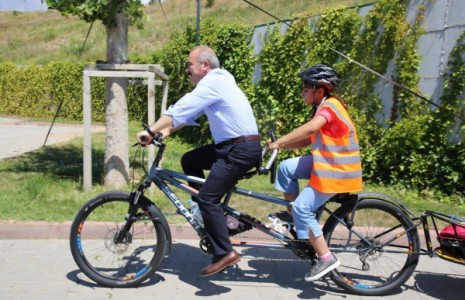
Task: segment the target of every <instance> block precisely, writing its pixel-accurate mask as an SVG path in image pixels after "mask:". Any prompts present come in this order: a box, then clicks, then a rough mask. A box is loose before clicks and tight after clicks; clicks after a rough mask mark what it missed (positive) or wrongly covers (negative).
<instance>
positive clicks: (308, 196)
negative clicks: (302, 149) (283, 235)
mask: <svg viewBox="0 0 465 300" xmlns="http://www.w3.org/2000/svg"><path fill="white" fill-rule="evenodd" d="M312 165H313V157H312V156H299V157H293V158H289V159H286V160H284V161H282V162H281V163H280V165H279V168H278V172H277V174H276V181H275V188H276V189H277V190H280V191H281V192H283V193H289V194H294V195H297V194H299V179H309V178H310V174H311V171H312ZM334 195H335V194H333V193H330V194H328V193H320V192H319V191H317V190H315V189H313V188H312V187H311V186H309V185H307V186H305V187H304V189H303V190H302V192H300V194H299V196H298V197H297V199H296V200H295V201H294V202H293V204H292V218H293V219H294V225H295V227H296V232H297V237H298V238H299V239H308V237H309V230H311V231H312V233H313V236H315V237H318V236H320V235H322V234H323V231H322V230H321V228H320V225H319V224H318V221H317V220H316V218H315V215H314V212H315V211H316V210H317V209H318V208H319V207H320V206H322V205H323V204H325V203H326V202H327V201H328V200H329V199H330V198H331V197H332V196H334Z"/></svg>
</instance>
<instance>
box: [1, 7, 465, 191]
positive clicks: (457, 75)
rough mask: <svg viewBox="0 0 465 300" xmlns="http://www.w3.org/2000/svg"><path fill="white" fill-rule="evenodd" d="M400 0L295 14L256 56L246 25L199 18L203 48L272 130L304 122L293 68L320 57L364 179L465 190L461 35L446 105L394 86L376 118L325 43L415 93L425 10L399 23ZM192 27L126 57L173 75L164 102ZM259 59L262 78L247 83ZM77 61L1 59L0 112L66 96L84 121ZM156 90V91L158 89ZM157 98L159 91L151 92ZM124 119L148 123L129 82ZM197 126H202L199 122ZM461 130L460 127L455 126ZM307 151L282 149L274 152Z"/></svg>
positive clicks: (179, 75)
mask: <svg viewBox="0 0 465 300" xmlns="http://www.w3.org/2000/svg"><path fill="white" fill-rule="evenodd" d="M405 12H406V2H404V1H391V0H381V1H378V2H377V3H376V4H375V5H374V7H373V9H372V10H371V11H370V12H369V13H368V14H367V15H366V16H364V17H362V16H360V15H358V13H357V10H356V9H343V8H335V9H331V10H328V11H326V12H324V13H323V14H321V15H318V16H312V21H311V26H308V24H309V23H308V17H309V15H302V16H300V17H299V18H297V19H296V20H295V21H294V22H293V23H292V27H291V28H289V30H287V32H286V33H285V34H281V33H280V32H279V30H280V29H279V28H275V29H270V30H269V32H268V34H267V39H266V41H264V49H263V50H262V52H261V54H260V55H259V56H258V57H255V56H254V55H253V52H252V46H251V45H250V40H251V35H252V28H249V27H244V26H240V25H221V24H217V23H215V22H214V20H208V19H207V20H203V21H202V27H201V32H200V34H201V41H200V43H201V44H208V45H210V46H211V47H212V48H213V49H215V50H216V52H217V54H218V56H219V58H220V61H221V62H222V67H224V68H226V69H228V70H229V71H231V73H232V74H234V75H235V76H236V79H237V82H238V84H239V85H240V86H241V88H242V89H243V90H244V91H245V93H246V94H247V96H248V97H249V99H250V102H251V104H252V107H253V108H254V111H255V113H256V116H257V119H258V123H259V127H260V129H261V131H262V132H261V133H262V134H263V135H265V132H266V130H267V129H268V128H273V129H274V130H275V132H276V133H277V135H278V136H280V135H283V134H285V133H286V132H288V131H290V130H291V129H293V128H295V127H297V126H299V125H301V124H302V123H304V122H306V121H307V120H308V118H309V116H308V114H309V112H310V109H309V108H308V107H306V106H305V105H304V103H303V101H302V100H301V96H300V92H301V89H300V81H299V79H298V77H297V74H298V72H299V71H300V70H302V69H303V68H306V67H308V66H310V65H313V64H315V63H320V62H324V63H327V64H329V65H332V66H334V68H335V69H336V70H337V71H338V72H339V73H340V74H341V75H342V78H343V82H342V88H341V90H340V91H339V95H340V96H341V97H342V98H344V99H345V100H346V102H347V103H348V104H349V107H350V108H349V112H350V114H351V115H352V116H353V119H354V121H355V123H356V124H357V128H358V132H359V137H360V143H361V147H362V156H363V157H362V159H363V169H364V178H365V180H367V181H371V182H373V183H385V184H402V185H404V186H405V187H407V188H415V189H419V190H423V191H425V193H429V192H431V191H432V190H436V191H440V192H443V193H447V194H449V195H454V194H463V191H464V190H465V175H464V172H463V170H464V169H465V150H464V147H463V145H462V140H463V125H462V121H461V120H460V119H458V118H454V114H455V115H462V119H463V107H464V100H463V98H464V97H463V90H464V88H465V79H464V78H465V71H464V70H465V63H464V61H463V55H464V54H465V46H464V44H465V42H464V41H463V40H464V39H465V38H464V37H461V39H460V40H459V41H458V42H457V46H456V48H455V49H454V50H453V51H452V53H451V59H450V60H449V66H448V68H449V71H450V72H449V73H448V74H445V83H446V86H445V90H444V97H443V98H442V99H441V104H443V105H444V107H446V109H447V110H448V111H446V110H444V109H431V107H429V106H428V105H427V104H426V103H424V102H422V101H420V100H419V99H418V98H416V97H414V96H412V95H411V94H409V93H406V92H404V91H402V90H399V89H394V95H393V101H394V105H393V108H392V109H391V111H390V113H389V114H386V115H383V110H382V104H381V100H380V98H379V95H377V94H376V92H375V91H376V85H377V84H378V82H379V78H378V77H377V76H375V75H373V74H371V73H369V72H367V71H365V70H363V69H362V68H360V67H359V66H357V65H355V64H353V63H351V62H349V61H348V60H346V59H343V58H341V57H340V56H339V55H338V54H336V53H335V52H333V51H331V50H330V49H329V47H332V48H334V49H337V50H338V51H340V52H342V53H345V54H347V55H348V56H350V57H352V58H354V59H355V60H357V61H359V62H362V63H363V64H365V65H367V66H369V67H370V68H372V69H374V70H375V71H377V72H379V73H381V74H383V73H385V72H386V70H387V68H388V64H389V63H390V62H393V63H394V65H395V70H394V72H393V77H394V79H395V80H396V81H397V82H399V83H400V84H402V85H404V86H405V87H407V88H409V89H412V90H417V85H418V81H419V77H418V68H419V63H420V57H419V55H418V53H417V52H416V48H417V42H418V38H419V37H420V36H421V34H422V33H423V32H422V29H421V28H422V26H421V25H422V20H423V7H420V9H419V14H418V16H417V17H416V20H415V22H414V24H412V25H410V24H408V23H407V22H406V21H405V19H406V16H405ZM195 38H196V31H195V28H193V27H188V28H186V29H185V30H184V31H183V32H178V33H176V34H173V39H172V40H171V41H170V42H168V43H167V44H166V45H165V46H164V47H163V48H162V49H160V50H158V51H156V52H154V53H153V55H152V56H151V57H133V58H132V61H133V62H134V63H158V64H161V65H163V66H164V68H165V73H167V74H168V75H169V76H170V83H169V86H170V89H169V101H170V104H171V103H174V102H175V101H177V99H179V98H180V97H181V96H182V95H184V94H185V93H186V92H188V91H189V90H191V89H192V85H191V84H190V83H189V80H188V78H187V75H186V73H185V62H186V57H187V55H188V53H189V51H190V49H191V48H192V47H193V46H195V45H196V41H195ZM257 63H259V65H260V67H261V75H262V80H261V82H259V83H258V84H256V85H253V84H252V76H253V72H254V68H255V66H256V65H257ZM82 68H83V65H82V64H72V63H56V62H55V63H50V64H47V65H45V66H28V67H17V66H14V65H11V64H0V72H1V74H2V76H1V78H0V93H1V94H0V113H1V114H14V115H22V116H28V117H50V116H52V115H53V114H54V113H55V112H56V109H57V105H58V104H59V103H60V102H61V101H62V100H63V103H64V106H63V108H62V110H61V116H66V117H67V118H71V119H74V120H81V119H82V112H81V110H82ZM92 80H93V81H92V97H93V116H92V118H93V120H94V121H103V119H104V89H105V85H104V80H103V79H101V78H93V79H92ZM160 90H161V89H158V93H160ZM157 97H158V99H161V95H160V94H158V95H157ZM128 100H129V104H128V107H129V114H130V119H133V120H139V121H146V115H147V114H146V110H147V108H146V88H145V87H144V86H132V85H131V86H130V88H129V91H128ZM201 123H202V124H204V123H206V120H205V119H202V120H201ZM461 127H462V131H461V130H460V128H461ZM177 134H178V135H179V136H180V137H181V138H183V139H184V140H185V141H187V142H190V143H193V144H198V143H204V142H207V141H209V140H210V133H209V130H208V126H200V127H192V128H191V127H190V128H186V129H183V130H181V131H180V132H179V133H177ZM306 152H307V153H308V149H306V150H300V151H283V152H282V153H281V154H280V156H281V157H280V158H285V157H288V156H293V155H297V154H303V153H306Z"/></svg>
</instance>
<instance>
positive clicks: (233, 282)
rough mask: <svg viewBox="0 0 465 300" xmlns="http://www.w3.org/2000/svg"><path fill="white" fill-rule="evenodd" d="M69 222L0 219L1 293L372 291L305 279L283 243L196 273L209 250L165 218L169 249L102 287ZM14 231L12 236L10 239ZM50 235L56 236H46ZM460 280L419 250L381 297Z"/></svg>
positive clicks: (418, 294)
mask: <svg viewBox="0 0 465 300" xmlns="http://www.w3.org/2000/svg"><path fill="white" fill-rule="evenodd" d="M69 226H70V223H69V222H67V223H53V224H47V223H45V222H39V223H35V224H34V223H29V224H28V223H14V222H3V223H0V253H1V254H2V255H1V257H0V269H1V270H2V271H1V272H0V282H1V285H0V299H5V300H6V299H57V300H58V299H60V300H63V299H70V300H71V299H79V300H80V299H116V300H119V299H138V300H145V299H151V300H152V299H176V300H182V299H186V300H187V299H198V298H208V297H212V296H214V297H215V299H241V300H242V299H247V300H252V299H263V300H272V299H298V298H301V299H343V300H352V299H378V298H379V297H362V296H358V295H350V294H347V293H346V292H345V291H343V290H341V289H339V288H338V287H337V286H335V285H334V283H333V282H332V281H331V280H330V279H328V278H324V279H322V280H319V281H316V282H314V283H307V282H305V281H304V280H303V276H304V275H305V273H306V272H308V270H309V264H308V263H307V262H305V261H301V260H298V259H296V257H295V256H294V254H292V253H291V252H290V251H287V250H283V249H270V248H261V247H250V246H247V247H244V246H235V249H236V250H237V251H238V252H239V254H240V255H241V257H242V260H241V262H240V263H239V264H238V265H237V267H234V268H233V269H230V270H228V271H227V273H225V274H216V275H213V276H210V277H200V276H198V273H199V271H200V270H201V269H202V268H203V267H204V266H206V265H207V264H208V263H209V262H210V257H209V256H208V255H206V254H204V253H203V252H201V251H200V250H199V246H198V239H197V237H196V235H195V233H194V232H193V231H192V229H190V228H189V227H186V226H183V225H171V230H172V233H173V248H172V252H171V255H170V256H169V257H168V258H165V260H164V262H163V263H162V266H161V268H160V270H159V271H158V272H157V273H156V274H155V275H154V276H153V277H152V279H151V280H149V281H148V282H145V283H144V284H142V285H141V286H140V287H138V288H127V289H124V288H123V289H116V288H115V289H112V288H103V287H100V286H98V285H96V284H95V283H94V282H92V281H90V280H89V279H88V278H87V277H86V276H85V275H84V274H82V273H81V271H80V270H79V269H78V268H77V266H76V264H75V263H74V260H73V258H72V256H71V252H70V250H69V242H68V238H67V236H68V231H69ZM47 229H48V232H49V233H48V234H46V233H45V232H46V231H47ZM34 234H35V235H36V237H40V238H34V237H33V235H34ZM15 235H16V237H17V238H18V239H13V238H14V236H15ZM52 235H55V236H56V237H55V238H50V236H52ZM45 236H49V238H45ZM269 259H272V260H269ZM464 283H465V266H462V265H458V264H453V263H450V262H447V261H444V260H442V259H440V258H430V257H428V256H426V255H425V256H422V257H421V258H420V263H419V265H418V267H417V269H416V271H415V272H414V274H413V275H412V277H411V278H410V279H409V280H408V281H407V282H406V284H404V285H403V286H401V287H400V288H399V289H397V290H395V291H394V292H393V293H392V294H391V295H388V296H384V297H383V299H408V300H414V299H448V300H459V299H460V300H461V299H464V297H463V295H464V293H465V286H464Z"/></svg>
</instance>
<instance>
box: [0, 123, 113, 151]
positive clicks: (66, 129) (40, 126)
mask: <svg viewBox="0 0 465 300" xmlns="http://www.w3.org/2000/svg"><path fill="white" fill-rule="evenodd" d="M51 125H52V124H51V122H50V123H47V122H36V121H30V120H28V119H24V118H16V117H5V116H0V137H1V139H2V147H0V159H4V158H9V157H15V156H18V155H21V154H23V153H25V152H29V151H33V150H36V149H39V148H40V147H42V146H43V145H44V143H45V140H46V138H47V133H48V131H49V130H50V126H51ZM92 130H93V131H94V132H96V131H104V130H105V128H104V127H103V126H93V127H92ZM83 131H84V130H83V127H82V125H81V124H61V123H55V124H54V125H53V126H52V129H51V131H50V134H49V136H48V139H47V142H46V144H45V145H52V144H56V143H60V142H65V141H69V140H71V139H73V138H75V137H78V136H82V135H83Z"/></svg>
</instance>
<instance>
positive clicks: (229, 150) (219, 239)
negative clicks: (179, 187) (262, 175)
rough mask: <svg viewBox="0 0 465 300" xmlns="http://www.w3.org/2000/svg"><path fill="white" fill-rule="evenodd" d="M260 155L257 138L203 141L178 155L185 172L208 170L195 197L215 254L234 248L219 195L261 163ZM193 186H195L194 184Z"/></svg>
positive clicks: (225, 252) (199, 172)
mask: <svg viewBox="0 0 465 300" xmlns="http://www.w3.org/2000/svg"><path fill="white" fill-rule="evenodd" d="M260 159H261V147H260V141H249V142H245V143H240V144H230V145H227V146H224V147H218V146H215V145H213V144H211V145H205V146H201V147H199V148H196V149H194V150H191V151H189V152H187V153H185V154H184V155H183V157H182V158H181V165H182V168H183V171H184V173H186V174H188V175H192V176H196V177H200V178H205V177H204V176H205V175H204V170H210V173H209V175H208V177H207V179H206V180H205V184H204V185H203V186H202V187H201V188H200V192H199V199H195V200H197V202H198V203H199V207H200V211H201V212H202V217H203V222H204V224H205V230H206V231H207V233H208V236H209V239H210V242H211V245H212V251H213V254H214V255H226V254H228V253H230V252H231V251H232V250H233V249H232V246H231V241H230V239H229V233H228V228H227V227H226V222H225V218H224V211H223V208H222V207H221V199H222V197H223V196H224V194H225V193H226V192H227V191H229V190H230V189H231V188H232V187H233V186H234V185H235V184H236V183H237V181H238V180H239V179H241V178H242V176H243V175H244V174H245V173H246V172H247V171H249V170H250V169H252V168H253V167H256V166H258V165H259V164H260ZM192 186H193V187H195V188H198V187H196V186H195V184H192Z"/></svg>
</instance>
